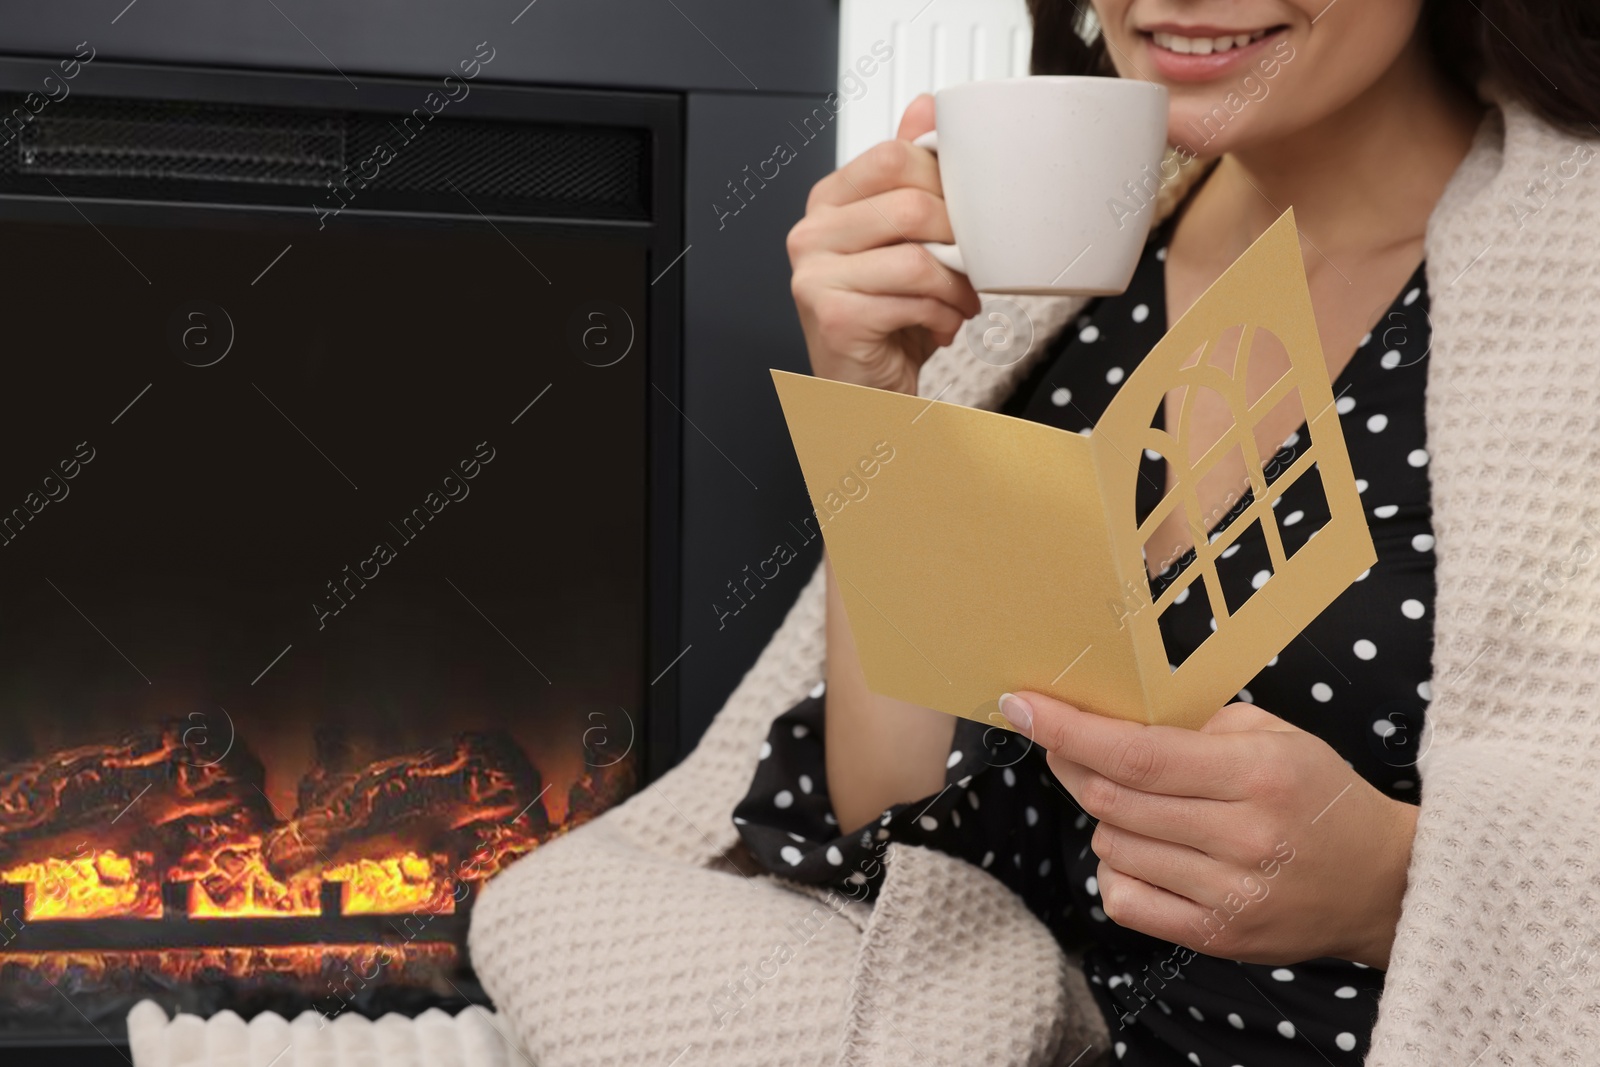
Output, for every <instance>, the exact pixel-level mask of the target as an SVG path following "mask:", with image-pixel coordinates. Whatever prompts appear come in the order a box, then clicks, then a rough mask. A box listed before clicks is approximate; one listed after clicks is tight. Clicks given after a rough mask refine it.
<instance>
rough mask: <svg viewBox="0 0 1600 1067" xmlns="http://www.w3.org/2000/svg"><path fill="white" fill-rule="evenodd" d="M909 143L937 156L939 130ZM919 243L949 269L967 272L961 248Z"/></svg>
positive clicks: (924, 242) (927, 242) (929, 242)
mask: <svg viewBox="0 0 1600 1067" xmlns="http://www.w3.org/2000/svg"><path fill="white" fill-rule="evenodd" d="M911 143H912V144H914V145H916V146H917V147H918V148H926V149H927V150H928V151H930V152H932V153H933V154H934V155H935V156H938V154H939V131H938V130H929V131H928V132H927V133H925V134H923V135H922V136H921V137H918V138H916V139H915V140H913V141H912V142H911ZM921 244H922V247H923V248H926V249H927V250H928V254H929V255H930V256H932V257H933V258H934V259H937V260H938V261H939V262H940V263H943V264H944V265H945V266H947V267H949V268H950V269H951V270H954V271H960V272H961V273H962V274H965V273H967V267H966V262H965V261H964V260H963V259H962V258H961V249H959V248H957V247H956V246H955V245H947V244H943V243H941V242H939V241H923V242H921Z"/></svg>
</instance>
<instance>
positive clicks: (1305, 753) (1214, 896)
mask: <svg viewBox="0 0 1600 1067" xmlns="http://www.w3.org/2000/svg"><path fill="white" fill-rule="evenodd" d="M1020 698H1021V699H1020V700H1019V699H1018V696H1014V695H1011V694H1007V695H1006V696H1005V697H1004V698H1002V700H1001V710H1002V711H1003V712H1005V714H1006V717H1007V718H1008V719H1010V720H1011V722H1012V724H1013V725H1014V726H1016V727H1017V728H1018V729H1019V730H1020V731H1021V732H1022V733H1023V734H1025V735H1026V736H1028V737H1031V738H1032V739H1033V740H1035V741H1037V742H1038V743H1039V744H1041V745H1043V746H1044V747H1045V748H1046V749H1047V750H1048V752H1049V755H1048V757H1047V761H1048V763H1049V764H1050V768H1051V770H1053V771H1054V772H1055V774H1056V777H1058V778H1059V779H1060V780H1061V783H1062V784H1063V785H1064V786H1066V788H1067V791H1068V792H1070V793H1071V794H1072V796H1073V797H1074V798H1076V800H1077V802H1078V803H1079V804H1081V805H1082V806H1083V809H1084V811H1086V812H1088V813H1089V814H1090V815H1091V816H1093V817H1094V818H1096V819H1098V820H1099V821H1100V825H1099V827H1098V828H1097V829H1096V830H1095V832H1094V838H1093V843H1092V847H1093V848H1094V852H1095V855H1097V856H1099V857H1100V868H1099V873H1098V875H1097V878H1098V881H1099V889H1100V899H1101V906H1102V907H1103V908H1104V910H1105V913H1106V915H1107V917H1109V918H1111V919H1113V920H1115V921H1116V922H1117V923H1119V924H1121V925H1123V926H1126V927H1128V928H1130V929H1133V930H1138V931H1140V932H1142V933H1146V934H1149V935H1150V936H1152V937H1158V938H1161V939H1162V940H1165V941H1171V942H1174V943H1176V944H1179V945H1182V946H1183V947H1185V948H1188V949H1192V950H1194V951H1195V952H1200V953H1204V954H1205V955H1208V956H1218V957H1221V958H1223V959H1233V960H1242V961H1245V962H1248V963H1294V962H1298V961H1301V960H1306V959H1315V958H1317V957H1320V956H1333V957H1337V958H1340V959H1346V960H1353V961H1355V962H1356V963H1363V964H1366V965H1367V966H1369V967H1376V968H1379V969H1384V968H1387V967H1388V965H1389V950H1390V948H1391V947H1392V946H1393V944H1394V931H1395V925H1396V923H1397V922H1398V921H1399V918H1400V901H1401V897H1402V896H1403V895H1404V892H1405V884H1406V868H1407V867H1408V865H1409V864H1410V860H1411V839H1412V836H1413V834H1414V833H1415V831H1416V819H1417V809H1416V807H1415V806H1413V805H1411V804H1406V803H1404V802H1402V801H1398V800H1391V799H1389V798H1388V797H1385V796H1384V795H1383V794H1382V793H1380V792H1378V791H1377V790H1376V789H1374V788H1373V787H1372V786H1371V785H1369V784H1367V782H1366V780H1365V779H1363V778H1362V777H1361V776H1360V775H1358V774H1357V773H1356V772H1355V771H1354V770H1352V769H1351V768H1350V766H1349V765H1348V764H1347V763H1345V761H1344V760H1343V759H1342V758H1341V757H1340V756H1339V754H1338V753H1337V752H1335V751H1334V750H1333V749H1332V748H1330V747H1329V746H1328V745H1327V744H1326V743H1325V742H1324V741H1322V740H1321V739H1320V738H1318V737H1316V736H1315V735H1313V734H1309V733H1307V732H1305V731H1304V730H1300V729H1298V728H1296V727H1294V726H1291V725H1289V724H1288V723H1286V722H1284V721H1283V720H1282V719H1280V718H1278V717H1277V716H1275V715H1271V714H1269V713H1267V712H1265V711H1263V710H1261V709H1260V708H1258V707H1256V706H1255V705H1253V704H1242V703H1241V704H1229V705H1228V706H1227V707H1225V708H1223V709H1222V710H1221V711H1219V712H1217V713H1216V715H1214V716H1212V718H1211V720H1210V721H1209V722H1208V723H1206V725H1205V726H1204V727H1203V728H1201V729H1200V730H1185V729H1181V728H1179V727H1174V726H1146V725H1144V724H1142V723H1134V722H1125V721H1123V720H1119V719H1110V718H1106V717H1104V716H1100V715H1093V714H1090V713H1088V712H1085V711H1080V710H1079V709H1077V708H1075V707H1073V706H1071V705H1070V704H1064V703H1062V702H1061V701H1059V700H1054V699H1052V698H1050V697H1047V696H1044V695H1042V694H1039V693H1023V694H1020Z"/></svg>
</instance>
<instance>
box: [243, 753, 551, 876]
mask: <svg viewBox="0 0 1600 1067" xmlns="http://www.w3.org/2000/svg"><path fill="white" fill-rule="evenodd" d="M540 785H541V776H540V774H539V771H538V769H537V768H535V767H534V766H533V764H532V763H531V762H530V761H529V760H528V757H527V756H526V755H525V754H524V753H523V751H522V749H521V748H520V747H519V746H518V745H517V744H516V742H514V741H513V740H512V739H511V738H510V737H508V736H506V735H505V734H501V733H463V734H458V735H456V736H455V737H454V738H453V739H452V740H451V741H450V742H449V743H447V744H443V745H438V746H435V747H433V748H428V749H424V750H422V751H419V752H412V753H406V754H404V755H400V756H392V757H388V758H385V759H380V760H376V761H373V762H370V763H366V764H364V765H361V766H360V767H358V768H357V769H356V770H354V771H346V770H342V769H336V768H330V767H328V766H326V765H324V764H322V763H319V765H318V766H317V767H316V768H315V769H314V770H313V771H312V773H311V774H310V775H309V776H308V777H307V778H306V779H305V780H304V781H303V782H302V784H301V789H300V802H299V804H298V806H297V808H296V811H295V814H294V816H293V818H291V819H290V820H289V821H288V822H287V823H286V824H284V825H282V826H280V827H278V828H276V829H274V830H272V831H271V832H270V833H268V834H267V835H266V837H265V839H264V840H263V843H262V854H263V857H264V859H265V861H266V865H267V868H268V869H269V870H270V871H271V872H272V873H273V875H274V876H275V877H278V878H281V879H286V880H287V879H288V878H290V877H293V876H295V875H298V874H301V873H302V872H306V871H315V870H320V869H322V868H325V867H329V866H336V865H339V864H342V863H348V862H351V861H353V860H360V859H380V858H383V857H386V856H392V855H395V854H397V853H401V852H405V851H414V852H417V853H420V854H423V855H427V854H440V853H442V854H444V855H447V856H449V857H450V858H451V860H452V862H460V861H462V860H464V859H465V858H466V857H468V856H470V855H472V854H473V852H474V850H475V849H476V848H477V846H478V844H479V842H480V841H482V840H483V839H484V838H485V837H486V836H490V837H492V836H495V835H496V834H498V833H499V832H500V831H501V829H502V828H509V827H512V826H514V827H515V828H516V830H518V831H519V832H520V833H522V834H526V835H530V836H532V837H533V838H535V839H542V838H543V837H545V836H547V835H548V833H549V832H550V821H549V816H548V814H547V813H546V811H545V808H544V805H543V803H542V802H540V801H538V800H536V798H537V797H538V796H539V795H540Z"/></svg>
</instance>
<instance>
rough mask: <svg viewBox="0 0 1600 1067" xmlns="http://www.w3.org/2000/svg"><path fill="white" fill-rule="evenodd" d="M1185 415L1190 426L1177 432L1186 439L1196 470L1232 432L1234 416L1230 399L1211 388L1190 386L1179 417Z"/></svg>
mask: <svg viewBox="0 0 1600 1067" xmlns="http://www.w3.org/2000/svg"><path fill="white" fill-rule="evenodd" d="M1185 416H1187V424H1186V425H1181V424H1180V425H1179V426H1177V427H1174V429H1175V430H1176V432H1177V433H1178V434H1179V435H1180V436H1181V437H1182V438H1183V451H1184V455H1185V456H1187V457H1188V460H1189V466H1191V467H1193V466H1194V465H1195V464H1197V463H1199V462H1200V457H1202V456H1204V455H1205V454H1206V453H1207V452H1208V451H1210V449H1211V446H1212V445H1214V444H1216V443H1217V442H1218V441H1220V440H1222V438H1223V437H1225V436H1226V435H1227V433H1228V431H1230V430H1232V429H1233V426H1234V416H1233V412H1232V409H1231V408H1230V407H1229V406H1228V400H1227V398H1226V397H1224V396H1223V395H1222V394H1221V393H1219V392H1217V391H1216V390H1215V389H1213V388H1211V387H1210V386H1209V385H1191V386H1188V387H1187V388H1186V389H1185V391H1184V397H1183V404H1182V405H1181V406H1180V408H1179V411H1178V418H1179V419H1180V420H1183V419H1184V418H1185ZM1224 419H1225V420H1226V421H1223V420H1224ZM1169 432H1171V431H1169Z"/></svg>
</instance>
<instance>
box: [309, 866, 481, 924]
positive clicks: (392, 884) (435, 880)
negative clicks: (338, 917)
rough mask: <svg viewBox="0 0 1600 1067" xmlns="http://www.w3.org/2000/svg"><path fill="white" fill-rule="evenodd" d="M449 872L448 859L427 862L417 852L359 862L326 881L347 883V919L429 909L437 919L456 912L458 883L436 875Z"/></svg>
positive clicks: (333, 871)
mask: <svg viewBox="0 0 1600 1067" xmlns="http://www.w3.org/2000/svg"><path fill="white" fill-rule="evenodd" d="M446 870H449V864H448V862H447V860H446V859H445V857H444V856H433V857H430V858H426V859H425V858H423V857H421V856H419V855H417V854H416V853H415V852H407V853H405V854H404V855H402V856H391V857H388V858H386V859H381V860H357V861H356V862H354V863H347V864H344V865H342V866H339V867H333V868H330V869H328V870H326V871H324V872H323V873H322V877H323V879H324V880H326V881H329V882H343V883H344V897H343V900H344V913H345V914H346V915H401V914H405V913H407V912H412V911H416V910H418V909H420V908H427V909H428V910H429V911H430V912H431V913H432V914H435V915H448V914H450V913H452V912H454V911H455V910H456V907H455V900H454V898H453V897H452V895H451V894H452V890H453V886H454V883H453V882H452V881H451V880H450V879H449V878H445V877H441V876H440V875H439V874H438V873H436V872H442V871H446Z"/></svg>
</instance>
